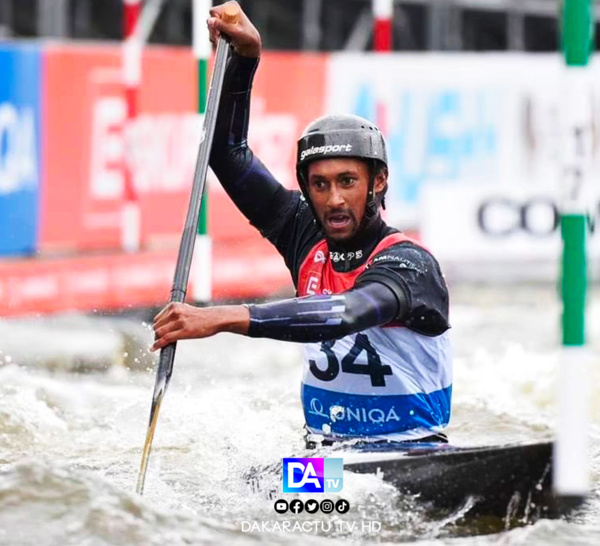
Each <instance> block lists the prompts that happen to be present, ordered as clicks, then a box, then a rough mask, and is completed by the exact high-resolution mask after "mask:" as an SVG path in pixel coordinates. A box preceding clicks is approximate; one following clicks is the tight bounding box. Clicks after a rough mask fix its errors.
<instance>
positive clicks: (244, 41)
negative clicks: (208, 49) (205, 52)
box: [206, 2, 261, 58]
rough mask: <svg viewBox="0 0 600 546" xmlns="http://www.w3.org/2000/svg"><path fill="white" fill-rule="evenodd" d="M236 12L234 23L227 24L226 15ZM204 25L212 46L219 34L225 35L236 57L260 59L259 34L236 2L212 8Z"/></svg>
mask: <svg viewBox="0 0 600 546" xmlns="http://www.w3.org/2000/svg"><path fill="white" fill-rule="evenodd" d="M236 10H237V12H238V14H237V19H236V21H235V22H227V19H228V14H231V13H235V11H236ZM206 23H207V25H208V30H209V32H210V41H211V42H212V43H213V44H214V43H216V41H217V39H218V38H219V36H220V35H221V34H225V35H226V36H227V37H228V38H229V39H230V41H231V45H232V46H233V48H234V49H235V52H236V53H237V54H238V55H241V56H242V57H253V58H256V57H260V50H261V40H260V34H259V33H258V30H256V27H255V26H254V25H253V24H252V22H251V21H250V19H248V17H247V16H246V14H245V13H244V12H243V11H242V8H240V5H239V4H238V3H237V2H226V3H225V4H222V5H220V6H215V7H214V8H212V9H211V10H210V17H209V19H208V20H207V22H206Z"/></svg>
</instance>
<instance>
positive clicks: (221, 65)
mask: <svg viewBox="0 0 600 546" xmlns="http://www.w3.org/2000/svg"><path fill="white" fill-rule="evenodd" d="M228 53H229V43H228V42H227V41H226V40H225V38H219V39H218V41H217V52H216V55H215V64H214V69H213V74H212V78H211V83H210V88H209V91H208V99H207V103H206V113H205V117H204V126H203V129H202V135H201V141H200V148H199V150H198V158H197V161H196V170H195V172H194V184H193V186H192V192H191V196H190V203H189V207H188V212H187V217H186V219H185V225H184V228H183V233H182V235H181V243H180V245H179V254H178V256H177V265H176V267H175V278H174V280H173V287H172V289H171V300H170V301H171V302H183V301H185V295H186V292H187V284H188V279H189V276H190V268H191V265H192V256H193V254H194V242H195V240H196V232H197V230H198V220H199V214H200V206H201V203H202V196H203V194H204V187H205V184H206V173H207V170H208V159H209V156H210V151H211V148H212V141H213V136H214V132H215V125H216V122H217V112H218V109H219V101H220V98H221V89H222V87H223V77H224V75H225V66H226V63H227V56H228ZM176 347H177V343H172V344H170V345H167V346H166V347H163V348H162V349H161V351H160V359H159V363H158V369H157V370H156V381H155V383H154V393H153V395H152V406H151V408H150V422H149V425H148V432H147V433H146V443H145V445H144V451H143V454H142V463H141V467H140V473H139V475H138V481H137V487H136V491H137V492H138V493H139V494H140V495H141V494H142V493H143V491H144V481H145V479H146V469H147V467H148V459H149V457H150V451H151V449H152V439H153V437H154V430H155V429H156V423H157V421H158V412H159V410H160V405H161V403H162V399H163V397H164V395H165V392H166V390H167V386H168V385H169V381H170V379H171V374H172V373H173V362H174V360H175V349H176Z"/></svg>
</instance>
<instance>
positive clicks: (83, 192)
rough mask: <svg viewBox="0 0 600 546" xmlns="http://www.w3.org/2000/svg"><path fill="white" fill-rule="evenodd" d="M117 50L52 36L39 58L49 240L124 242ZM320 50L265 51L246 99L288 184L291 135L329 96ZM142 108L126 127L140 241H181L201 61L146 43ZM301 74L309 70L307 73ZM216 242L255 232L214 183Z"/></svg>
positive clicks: (78, 245)
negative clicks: (59, 41) (54, 40)
mask: <svg viewBox="0 0 600 546" xmlns="http://www.w3.org/2000/svg"><path fill="white" fill-rule="evenodd" d="M120 62H121V61H120V49H119V48H118V47H114V46H69V47H66V46H50V47H49V49H48V51H47V60H46V87H47V97H46V99H47V106H46V131H45V135H44V149H45V152H46V155H47V162H46V163H47V165H46V172H45V180H44V187H45V191H44V196H43V203H42V206H43V214H42V225H41V245H42V248H43V249H44V250H50V251H51V250H54V249H78V250H84V249H100V248H119V241H120V238H119V229H120V223H119V222H120V216H119V213H120V207H121V203H122V200H123V186H124V181H123V162H124V161H125V138H124V126H123V125H124V122H125V109H126V105H125V98H124V94H123V93H124V92H123V88H122V85H121V79H120V78H121V73H120ZM325 66H326V58H325V57H323V56H301V55H299V54H284V53H281V54H269V53H266V54H265V55H264V58H263V62H262V66H261V67H260V69H259V71H258V74H257V78H256V82H255V86H254V91H253V98H252V113H251V115H252V118H251V123H250V136H249V141H250V145H251V146H252V147H253V149H254V151H255V153H256V154H257V156H258V157H260V158H261V159H262V161H263V162H264V163H265V164H266V165H267V167H269V168H270V169H271V171H272V172H273V174H274V175H275V176H276V177H277V178H278V179H279V180H280V181H281V182H282V183H283V184H285V185H286V186H292V185H293V184H294V173H295V169H294V157H295V155H294V154H295V146H296V140H297V137H298V135H299V133H300V131H301V130H302V128H303V127H304V125H306V124H307V123H308V122H309V121H310V120H311V119H312V118H314V117H316V116H317V115H319V114H321V113H322V111H323V102H324V79H325V77H324V76H325ZM142 74H143V81H142V87H141V91H140V116H139V118H138V119H137V121H136V122H135V125H134V126H133V127H132V128H131V129H130V130H131V131H132V133H133V145H132V146H133V154H132V157H133V159H132V162H133V164H132V171H133V181H134V185H135V187H136V189H137V193H138V195H139V196H140V204H141V210H142V240H143V244H145V245H147V246H148V245H150V246H153V245H156V244H159V245H162V244H164V243H165V242H167V243H173V241H177V240H178V238H179V235H180V233H181V228H182V226H183V221H184V217H185V213H186V211H187V203H188V198H189V192H190V187H191V183H192V180H193V173H194V166H195V161H196V155H197V149H198V143H199V134H200V130H201V119H200V118H199V117H198V116H197V115H196V114H195V113H194V112H195V110H196V100H197V92H196V89H197V87H196V86H197V79H196V66H195V62H194V59H193V57H192V55H191V52H190V51H189V50H187V49H183V48H154V47H150V48H147V50H145V51H144V57H143V67H142ZM306 74H310V75H311V78H310V79H307V78H306ZM209 186H210V192H211V199H210V206H209V213H210V214H209V222H210V226H209V229H210V233H211V235H212V237H213V239H214V240H217V241H219V240H223V239H236V240H239V239H244V238H255V237H258V235H256V234H255V233H254V232H253V230H252V229H251V228H250V227H249V225H248V222H247V221H246V220H244V219H243V218H242V217H241V215H240V214H239V213H238V212H237V210H235V208H234V207H233V205H231V203H230V200H229V198H228V197H227V196H226V195H225V194H224V192H223V190H222V189H221V187H220V185H219V184H218V183H216V181H215V180H214V179H213V180H211V181H210V184H209Z"/></svg>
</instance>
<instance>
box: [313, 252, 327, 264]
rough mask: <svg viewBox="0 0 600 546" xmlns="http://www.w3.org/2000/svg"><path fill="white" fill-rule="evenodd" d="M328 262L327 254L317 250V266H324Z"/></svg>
mask: <svg viewBox="0 0 600 546" xmlns="http://www.w3.org/2000/svg"><path fill="white" fill-rule="evenodd" d="M326 261H327V259H326V258H325V253H324V252H323V251H322V250H317V252H316V253H315V263H316V264H324V263H325V262H326Z"/></svg>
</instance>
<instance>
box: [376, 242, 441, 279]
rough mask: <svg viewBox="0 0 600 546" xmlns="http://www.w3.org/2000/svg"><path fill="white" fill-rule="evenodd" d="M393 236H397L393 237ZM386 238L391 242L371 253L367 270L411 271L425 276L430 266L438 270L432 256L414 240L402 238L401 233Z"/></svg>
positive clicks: (437, 265)
mask: <svg viewBox="0 0 600 546" xmlns="http://www.w3.org/2000/svg"><path fill="white" fill-rule="evenodd" d="M394 235H398V236H396V237H394ZM388 238H389V239H392V238H393V240H391V241H389V243H388V244H387V245H385V246H384V247H383V248H381V249H378V250H376V251H375V252H374V253H373V255H372V256H371V258H370V260H369V264H368V267H369V268H377V267H386V268H392V269H396V270H412V271H415V272H416V273H419V274H426V273H427V272H428V271H429V270H430V269H431V267H432V266H433V267H435V268H436V269H437V268H439V264H438V262H437V260H436V259H435V257H434V256H433V254H431V252H430V251H429V250H428V249H426V248H425V247H424V246H422V245H421V243H419V242H418V241H416V240H415V239H412V238H409V237H406V236H404V237H403V236H402V234H401V233H397V234H393V235H392V236H388Z"/></svg>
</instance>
